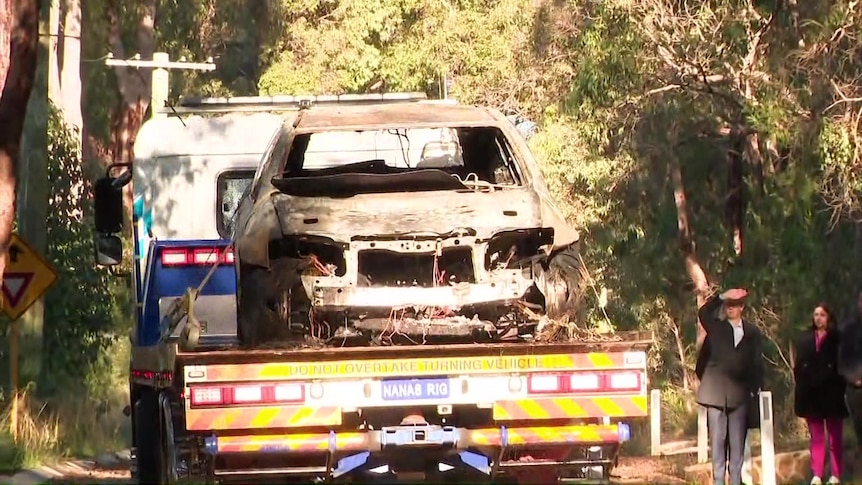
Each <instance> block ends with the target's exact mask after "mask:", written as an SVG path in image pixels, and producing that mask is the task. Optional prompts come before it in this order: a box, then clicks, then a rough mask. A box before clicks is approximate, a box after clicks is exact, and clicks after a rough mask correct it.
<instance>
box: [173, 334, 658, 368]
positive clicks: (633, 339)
mask: <svg viewBox="0 0 862 485" xmlns="http://www.w3.org/2000/svg"><path fill="white" fill-rule="evenodd" d="M653 343H655V340H654V338H653V335H652V333H650V332H639V331H631V332H616V333H615V334H613V335H609V336H607V337H606V338H605V339H596V340H585V341H577V340H573V341H565V342H529V341H519V342H505V343H504V342H500V343H472V344H471V343H465V344H462V343H458V344H441V345H390V346H365V347H307V348H277V347H273V348H265V349H242V348H238V347H237V346H236V343H235V340H234V341H229V339H219V341H215V340H205V339H202V340H201V343H200V345H199V346H198V348H197V349H195V350H194V351H181V350H179V349H178V350H177V355H176V358H177V362H178V363H180V364H182V365H206V364H255V363H265V362H273V361H275V362H278V361H285V362H286V361H291V362H316V361H327V360H342V359H351V360H356V359H398V358H423V357H474V356H483V355H484V356H489V355H493V356H512V355H544V354H578V353H589V352H626V351H643V350H647V349H648V348H649V347H650V346H651V345H652V344H653Z"/></svg>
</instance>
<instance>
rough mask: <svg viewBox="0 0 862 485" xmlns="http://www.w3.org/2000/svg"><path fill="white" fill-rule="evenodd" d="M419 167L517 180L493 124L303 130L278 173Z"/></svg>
mask: <svg viewBox="0 0 862 485" xmlns="http://www.w3.org/2000/svg"><path fill="white" fill-rule="evenodd" d="M363 162H365V163H363ZM374 162H376V163H374ZM424 169H434V170H442V171H444V172H446V173H448V174H450V175H453V176H457V177H458V178H459V179H461V180H468V179H471V178H472V179H476V180H479V181H483V182H487V183H491V184H499V185H513V186H516V185H521V184H522V181H521V177H520V174H519V171H518V168H517V165H516V163H515V158H514V156H513V154H512V151H511V150H510V147H509V146H508V143H506V140H505V136H504V134H503V133H502V132H501V131H500V130H499V129H498V128H496V127H468V128H448V127H441V128H406V129H397V130H395V129H384V130H367V131H322V132H317V133H303V134H299V135H296V136H295V138H294V139H293V144H292V145H291V147H290V151H289V152H288V154H287V157H286V160H285V165H284V170H283V177H285V178H291V177H314V176H315V175H329V174H332V173H334V172H338V173H381V172H380V170H384V171H385V173H401V172H408V171H415V170H424Z"/></svg>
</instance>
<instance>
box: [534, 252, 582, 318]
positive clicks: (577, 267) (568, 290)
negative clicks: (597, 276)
mask: <svg viewBox="0 0 862 485" xmlns="http://www.w3.org/2000/svg"><path fill="white" fill-rule="evenodd" d="M544 273H545V274H544V275H543V276H544V284H543V285H542V287H541V288H540V291H541V292H542V294H543V295H544V297H545V313H546V314H547V315H548V318H550V319H552V320H558V319H563V318H574V317H575V316H576V315H577V313H578V310H579V309H580V306H581V299H582V297H583V294H584V283H585V280H586V278H585V277H584V269H583V265H582V264H581V258H580V253H579V251H578V246H577V244H573V245H571V246H569V247H567V248H565V249H561V250H560V251H558V252H557V253H556V254H554V255H553V256H552V257H551V259H550V261H548V265H547V268H546V269H544Z"/></svg>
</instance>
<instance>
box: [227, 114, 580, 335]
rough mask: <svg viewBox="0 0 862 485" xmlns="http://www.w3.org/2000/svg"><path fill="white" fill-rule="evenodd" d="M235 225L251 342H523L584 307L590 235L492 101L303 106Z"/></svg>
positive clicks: (274, 146)
mask: <svg viewBox="0 0 862 485" xmlns="http://www.w3.org/2000/svg"><path fill="white" fill-rule="evenodd" d="M233 230H234V236H233V237H234V251H235V256H236V258H235V261H236V265H237V278H238V300H237V302H238V303H237V309H238V318H239V328H238V334H239V335H238V336H239V338H240V341H241V342H242V343H244V344H245V345H247V346H257V345H263V344H268V343H274V342H286V341H287V342H308V341H309V340H313V341H317V342H330V343H333V344H335V345H347V344H348V343H354V344H355V342H360V344H365V345H367V344H374V343H378V344H386V343H390V342H396V341H399V340H400V341H402V342H405V343H409V342H415V343H420V342H430V341H432V340H434V339H438V340H445V341H449V340H451V339H465V338H466V339H473V340H471V341H476V340H475V339H478V338H488V339H502V338H518V337H519V336H520V337H524V336H528V335H530V334H531V333H532V332H534V331H535V328H536V326H537V324H538V323H539V322H540V320H542V319H543V318H546V317H550V318H552V319H557V318H564V317H565V315H566V314H567V313H569V312H571V311H572V310H573V307H575V306H576V305H577V300H578V297H577V295H578V294H579V291H578V289H579V287H580V281H581V278H580V266H579V264H578V261H579V256H578V253H577V243H578V233H577V232H576V231H575V230H574V228H572V227H571V226H570V225H568V224H567V223H566V221H565V220H564V218H563V217H562V216H561V215H560V212H559V211H558V210H557V208H556V207H555V205H554V203H553V202H552V200H551V198H550V195H549V193H548V190H547V187H546V185H545V182H544V181H543V179H542V175H541V173H540V171H539V167H538V166H537V164H536V161H535V160H534V158H533V156H532V155H531V153H530V151H529V149H528V148H527V145H526V143H525V141H524V139H523V138H522V136H521V135H520V134H519V132H518V131H517V130H516V129H515V126H514V125H513V124H512V123H511V122H510V121H509V120H508V119H506V117H504V116H503V115H502V114H501V113H499V112H497V111H495V110H493V109H489V108H485V107H477V106H463V105H453V104H444V103H434V102H410V103H391V104H383V103H381V104H373V105H359V106H336V107H312V108H309V109H301V110H299V111H297V112H296V113H294V114H291V115H289V116H287V117H286V118H285V120H284V123H283V125H282V127H281V128H280V129H279V130H278V132H277V133H276V134H275V136H274V138H273V140H272V141H271V143H270V146H269V147H268V148H267V151H266V152H265V154H264V156H263V158H262V160H261V164H260V166H259V168H258V169H257V172H256V174H255V177H254V180H253V181H252V183H251V186H250V188H249V190H248V191H247V192H246V194H245V196H244V198H243V200H242V201H241V202H240V204H239V206H238V208H237V212H236V216H235V222H234V227H233Z"/></svg>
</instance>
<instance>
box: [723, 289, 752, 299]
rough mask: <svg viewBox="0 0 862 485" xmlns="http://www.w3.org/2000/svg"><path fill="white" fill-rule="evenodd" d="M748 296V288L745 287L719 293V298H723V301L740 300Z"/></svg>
mask: <svg viewBox="0 0 862 485" xmlns="http://www.w3.org/2000/svg"><path fill="white" fill-rule="evenodd" d="M746 296H748V291H747V290H745V289H743V288H733V289H730V290H727V291H725V292H724V293H722V294H721V295H719V298H721V299H722V301H739V300H742V299H744V298H745V297H746Z"/></svg>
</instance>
